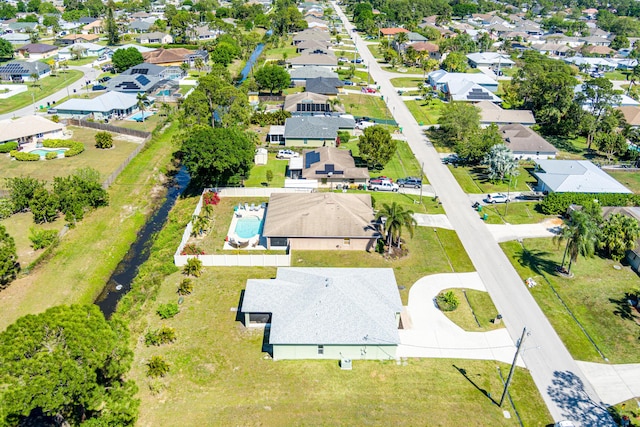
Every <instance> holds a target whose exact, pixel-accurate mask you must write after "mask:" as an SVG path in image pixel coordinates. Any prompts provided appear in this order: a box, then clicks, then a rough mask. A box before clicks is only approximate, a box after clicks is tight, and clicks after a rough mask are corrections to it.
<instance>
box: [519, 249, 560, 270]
mask: <svg viewBox="0 0 640 427" xmlns="http://www.w3.org/2000/svg"><path fill="white" fill-rule="evenodd" d="M549 255H550V253H549V252H546V251H540V250H537V249H527V248H522V251H521V252H520V254H519V255H518V264H520V265H521V266H523V267H526V268H528V269H530V270H531V271H533V272H534V273H535V274H537V275H540V276H542V275H544V274H545V273H546V274H555V271H556V267H557V266H558V264H557V263H556V262H553V261H551V260H550V259H549V258H548V257H549Z"/></svg>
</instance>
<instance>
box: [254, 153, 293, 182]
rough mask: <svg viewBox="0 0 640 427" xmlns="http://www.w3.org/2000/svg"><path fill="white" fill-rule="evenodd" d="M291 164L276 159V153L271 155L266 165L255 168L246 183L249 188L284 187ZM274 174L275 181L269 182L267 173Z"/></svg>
mask: <svg viewBox="0 0 640 427" xmlns="http://www.w3.org/2000/svg"><path fill="white" fill-rule="evenodd" d="M288 164H289V161H288V160H279V159H276V154H275V153H269V161H268V162H267V164H266V165H260V166H253V168H252V169H251V173H250V174H249V178H248V179H246V180H245V181H244V185H245V186H247V187H261V186H267V185H270V186H271V187H284V178H285V176H284V174H285V172H286V169H287V165H288ZM268 170H270V171H272V172H273V181H271V183H270V184H269V183H268V182H267V171H268Z"/></svg>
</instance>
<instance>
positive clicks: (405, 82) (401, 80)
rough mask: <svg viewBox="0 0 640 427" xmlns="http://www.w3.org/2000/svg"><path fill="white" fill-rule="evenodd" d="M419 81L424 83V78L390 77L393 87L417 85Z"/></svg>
mask: <svg viewBox="0 0 640 427" xmlns="http://www.w3.org/2000/svg"><path fill="white" fill-rule="evenodd" d="M420 83H424V79H419V78H416V77H397V78H395V79H391V84H392V85H393V87H418V85H419V84H420Z"/></svg>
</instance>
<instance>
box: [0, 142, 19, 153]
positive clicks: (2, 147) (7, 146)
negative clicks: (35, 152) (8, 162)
mask: <svg viewBox="0 0 640 427" xmlns="http://www.w3.org/2000/svg"><path fill="white" fill-rule="evenodd" d="M17 149H18V143H17V142H15V141H11V142H5V143H4V144H0V153H10V152H11V151H13V150H17Z"/></svg>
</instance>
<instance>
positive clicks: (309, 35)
mask: <svg viewBox="0 0 640 427" xmlns="http://www.w3.org/2000/svg"><path fill="white" fill-rule="evenodd" d="M307 40H317V41H323V42H329V43H330V42H331V34H329V32H327V31H323V30H320V29H317V28H310V29H307V30H304V31H300V32H299V33H297V34H296V35H294V36H293V40H292V43H293V44H294V45H297V44H298V43H301V42H303V41H307Z"/></svg>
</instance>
